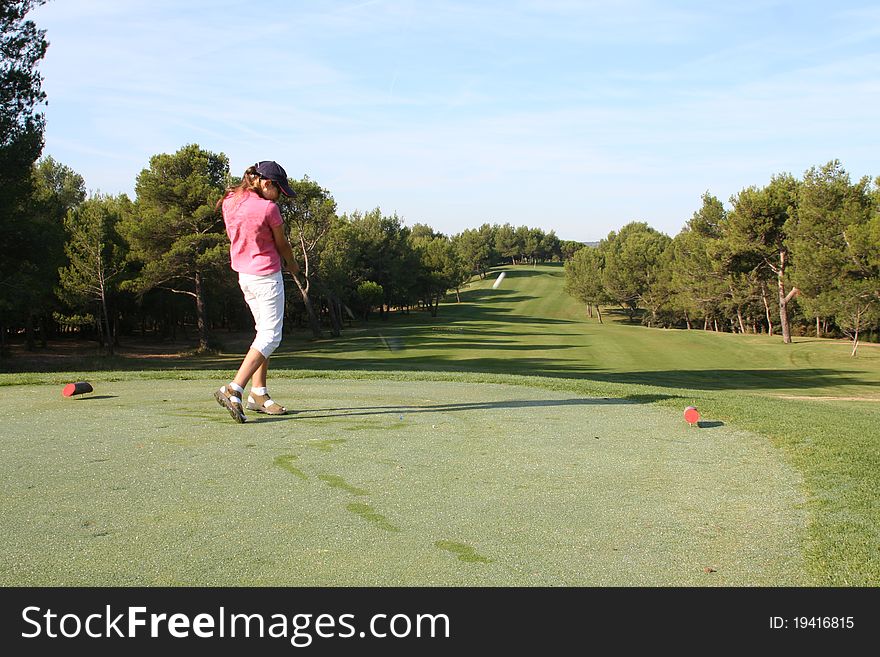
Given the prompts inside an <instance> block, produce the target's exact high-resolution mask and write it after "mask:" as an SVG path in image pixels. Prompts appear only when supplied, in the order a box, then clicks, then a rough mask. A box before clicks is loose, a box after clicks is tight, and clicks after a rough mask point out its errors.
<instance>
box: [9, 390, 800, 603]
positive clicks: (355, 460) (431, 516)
mask: <svg viewBox="0 0 880 657" xmlns="http://www.w3.org/2000/svg"><path fill="white" fill-rule="evenodd" d="M465 379H466V377H465ZM92 382H93V384H94V386H95V393H94V394H93V395H90V396H86V397H82V398H73V399H63V398H62V397H61V396H60V388H59V387H58V386H56V385H20V386H3V387H0V404H2V407H3V408H4V409H6V410H4V420H5V429H6V430H5V431H4V433H3V438H2V441H3V447H2V449H3V453H4V455H5V458H4V460H3V461H2V462H0V479H2V481H3V489H2V505H0V527H2V531H3V534H4V548H3V553H2V560H0V584H2V585H4V586H10V585H123V586H130V585H282V586H283V585H316V586H332V585H366V586H373V585H383V586H384V585H405V586H411V585H424V586H451V585H467V586H470V585H502V586H505V585H515V586H569V585H590V586H604V585H623V586H628V585H648V586H665V585H694V586H719V585H778V584H786V585H796V584H802V583H804V581H805V575H804V564H803V557H802V551H801V541H802V540H803V536H802V534H803V532H804V529H805V525H806V512H805V510H804V500H803V499H802V493H801V490H802V481H801V478H800V475H799V474H798V473H797V472H796V471H795V470H794V469H793V468H792V467H790V466H789V465H787V464H786V462H785V461H784V460H783V458H782V454H781V452H780V451H779V450H776V449H774V448H772V447H771V446H770V445H768V443H767V441H766V439H764V438H763V437H762V436H759V435H757V434H754V433H750V432H747V431H743V430H741V429H737V428H734V427H732V426H727V425H725V424H724V423H723V422H718V421H713V420H712V418H711V417H710V418H704V419H705V420H706V423H705V425H704V427H703V428H696V427H689V426H688V424H687V423H685V422H684V420H683V418H682V417H681V412H680V411H679V410H672V409H669V408H664V407H661V406H656V405H653V404H650V403H638V402H637V401H633V400H629V399H623V398H602V397H587V396H582V395H577V394H573V393H570V392H564V391H563V392H557V391H552V390H547V389H541V388H537V387H528V386H523V385H517V386H511V385H499V384H488V383H476V382H473V383H469V382H467V381H466V380H462V381H455V382H444V381H382V380H350V379H345V378H333V379H296V378H286V379H279V380H277V381H276V382H275V384H274V387H273V392H274V394H275V395H276V396H277V398H278V399H280V400H282V401H284V402H285V403H286V404H287V405H288V406H292V407H295V408H296V409H297V410H298V411H299V412H298V413H297V414H295V415H290V416H285V417H275V418H269V417H266V416H258V415H256V414H251V416H250V417H249V420H250V421H249V422H248V423H247V424H245V425H237V424H235V423H233V422H232V421H231V420H230V418H229V417H228V415H227V414H226V412H225V411H224V410H223V409H221V408H220V407H218V406H217V405H216V403H215V402H214V401H213V399H212V398H211V391H212V389H213V386H214V385H216V383H217V381H216V380H207V379H195V380H189V381H176V380H162V381H157V380H122V381H120V380H112V379H110V380H102V378H101V376H100V375H96V376H94V377H93V378H92ZM38 418H41V419H44V421H42V422H38V421H37V419H38ZM46 418H51V422H48V421H45V419H46Z"/></svg>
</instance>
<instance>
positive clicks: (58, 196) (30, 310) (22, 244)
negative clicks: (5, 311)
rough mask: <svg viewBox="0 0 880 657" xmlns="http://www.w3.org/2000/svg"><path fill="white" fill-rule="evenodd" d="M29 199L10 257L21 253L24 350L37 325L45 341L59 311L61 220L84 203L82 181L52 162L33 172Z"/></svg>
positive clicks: (19, 302)
mask: <svg viewBox="0 0 880 657" xmlns="http://www.w3.org/2000/svg"><path fill="white" fill-rule="evenodd" d="M31 190H32V191H31V198H30V200H29V202H28V204H27V206H26V207H25V208H23V210H22V214H21V215H20V216H19V218H18V221H19V222H20V223H22V224H26V225H27V226H28V230H26V231H22V233H21V235H20V241H19V243H18V244H16V247H15V251H14V253H18V254H22V256H23V260H22V261H20V263H19V272H18V276H17V281H16V282H17V286H18V288H19V289H18V294H17V295H16V303H17V305H18V309H19V313H18V314H19V316H20V317H21V316H23V317H24V319H25V322H26V339H27V345H28V348H32V347H33V346H34V329H35V325H36V324H37V323H39V324H40V326H41V328H42V330H41V331H40V336H41V339H42V340H43V342H45V339H46V334H47V333H48V330H49V318H50V317H51V315H52V310H53V308H55V307H56V306H57V301H56V298H55V294H54V290H55V287H56V285H57V283H58V268H59V267H61V266H62V265H63V264H64V262H65V256H64V242H65V233H64V218H65V216H66V215H67V213H68V211H69V210H71V209H73V208H76V207H77V206H78V205H79V204H80V203H81V202H82V201H83V199H84V198H85V195H86V193H85V182H84V181H83V178H82V176H80V175H79V174H78V173H76V172H75V171H73V170H72V169H70V168H69V167H67V166H65V165H63V164H61V163H59V162H56V161H55V160H54V159H52V158H51V157H47V158H44V159H42V160H40V161H39V162H37V163H36V164H35V165H34V166H33V168H32V176H31Z"/></svg>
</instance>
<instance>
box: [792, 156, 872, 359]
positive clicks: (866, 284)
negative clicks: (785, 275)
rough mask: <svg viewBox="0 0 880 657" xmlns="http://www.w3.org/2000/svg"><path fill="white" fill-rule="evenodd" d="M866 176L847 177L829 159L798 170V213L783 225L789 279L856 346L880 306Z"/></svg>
mask: <svg viewBox="0 0 880 657" xmlns="http://www.w3.org/2000/svg"><path fill="white" fill-rule="evenodd" d="M872 211H873V207H872V200H871V190H870V179H869V178H867V177H865V178H862V179H861V180H860V181H859V182H858V183H856V184H852V183H851V182H850V178H849V174H847V173H846V171H844V170H843V168H842V167H841V165H840V162H839V161H837V160H833V161H831V162H829V163H828V164H826V165H825V166H823V167H821V168H816V167H813V168H811V169H809V170H808V171H807V172H806V173H805V174H804V179H803V182H802V183H801V185H800V188H799V195H798V212H797V215H796V216H795V217H794V218H793V219H792V220H791V221H790V222H789V225H788V246H789V247H790V249H791V251H792V254H793V255H792V261H793V266H792V280H793V281H794V283H795V284H796V285H797V287H798V288H799V289H800V290H801V303H802V304H803V306H804V307H805V308H806V309H807V311H808V312H811V313H812V314H813V315H814V316H815V317H816V323H817V333H818V332H819V325H820V324H819V318H820V317H821V316H823V315H824V316H831V317H833V318H834V321H835V323H837V325H838V326H839V327H840V328H841V330H843V331H844V332H845V333H846V334H847V335H848V336H850V338H851V339H852V340H853V350H852V354H853V355H855V353H856V349H857V348H858V341H859V335H860V333H861V332H862V330H863V329H864V328H865V327H866V326H869V325H870V324H871V322H873V321H876V315H877V313H876V309H877V307H878V306H880V296H878V295H880V262H878V259H877V252H878V251H880V246H878V243H877V242H876V241H874V240H872V236H871V219H872Z"/></svg>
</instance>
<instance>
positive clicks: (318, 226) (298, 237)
mask: <svg viewBox="0 0 880 657" xmlns="http://www.w3.org/2000/svg"><path fill="white" fill-rule="evenodd" d="M290 186H291V188H292V189H293V191H294V192H295V194H296V195H295V196H294V197H293V198H292V199H286V200H282V201H281V203H280V207H281V216H282V217H283V218H284V224H285V229H286V231H287V233H288V236H289V238H290V242H291V245H292V247H293V249H294V253H299V258H300V260H301V262H302V267H301V271H300V274H299V275H298V276H294V277H293V280H294V282H295V283H296V286H297V288H298V290H299V294H300V296H301V297H302V301H303V304H304V305H305V308H306V313H307V315H308V318H309V326H310V327H311V330H312V335H313V336H314V337H316V338H317V337H320V336H321V328H320V324H319V323H318V316H317V314H316V313H315V310H314V307H313V303H312V298H311V288H312V280H313V278H314V274H315V273H316V272H317V271H318V267H317V262H316V260H317V254H318V253H319V252H320V243H321V241H322V240H323V239H324V237H325V235H326V234H327V232H328V231H329V230H330V227H331V226H332V225H333V222H334V220H335V219H336V201H334V200H333V197H332V196H331V195H330V192H328V191H327V190H326V189H324V188H322V187H321V186H320V185H318V183H316V182H315V181H313V180H309V178H308V176H306V177H304V178H303V179H302V180H290Z"/></svg>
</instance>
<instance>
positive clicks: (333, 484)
mask: <svg viewBox="0 0 880 657" xmlns="http://www.w3.org/2000/svg"><path fill="white" fill-rule="evenodd" d="M318 479H320V480H321V481H323V482H324V483H326V484H327V485H328V486H330V488H341V489H342V490H344V491H345V492H346V493H351V494H352V495H369V494H370V491H368V490H364V489H363V488H358V487H357V486H352V485H351V484H349V483H348V482H347V481H345V479H343V478H342V477H339V476H337V475H328V474H321V475H318Z"/></svg>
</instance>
